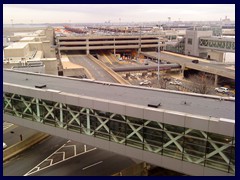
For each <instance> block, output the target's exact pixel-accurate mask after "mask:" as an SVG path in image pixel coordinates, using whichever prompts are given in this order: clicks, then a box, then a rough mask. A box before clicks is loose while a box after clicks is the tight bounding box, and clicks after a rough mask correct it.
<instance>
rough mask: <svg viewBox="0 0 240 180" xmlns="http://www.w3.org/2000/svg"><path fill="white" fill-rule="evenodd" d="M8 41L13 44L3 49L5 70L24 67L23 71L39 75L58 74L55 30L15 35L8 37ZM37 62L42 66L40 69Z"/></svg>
mask: <svg viewBox="0 0 240 180" xmlns="http://www.w3.org/2000/svg"><path fill="white" fill-rule="evenodd" d="M8 41H9V42H12V43H11V44H10V45H9V46H7V47H5V48H4V49H3V53H4V61H3V67H4V68H13V67H14V68H16V67H17V68H20V67H22V69H25V70H26V69H28V70H29V71H33V72H38V73H41V72H45V73H47V74H55V75H57V74H58V70H57V59H56V55H55V54H56V53H55V47H54V31H53V28H46V29H44V30H37V31H35V32H27V33H14V35H13V36H10V37H8ZM36 61H39V63H37V64H38V65H40V67H39V68H37V67H36V66H37V64H36V63H34V62H36ZM41 62H42V63H43V64H44V66H43V65H42V63H41ZM33 64H34V65H33ZM33 66H34V68H33ZM42 68H44V70H43V69H42Z"/></svg>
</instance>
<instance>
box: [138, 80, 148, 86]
mask: <svg viewBox="0 0 240 180" xmlns="http://www.w3.org/2000/svg"><path fill="white" fill-rule="evenodd" d="M149 84H151V81H148V80H145V81H142V82H140V83H139V85H149Z"/></svg>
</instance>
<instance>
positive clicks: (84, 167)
mask: <svg viewBox="0 0 240 180" xmlns="http://www.w3.org/2000/svg"><path fill="white" fill-rule="evenodd" d="M102 162H103V161H99V162H97V163H94V164H92V165H89V166H86V167H84V168H82V170H83V171H84V170H86V169H88V168H91V167H93V166H96V165H98V164H101V163H102Z"/></svg>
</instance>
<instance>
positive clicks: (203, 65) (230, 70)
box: [141, 51, 235, 79]
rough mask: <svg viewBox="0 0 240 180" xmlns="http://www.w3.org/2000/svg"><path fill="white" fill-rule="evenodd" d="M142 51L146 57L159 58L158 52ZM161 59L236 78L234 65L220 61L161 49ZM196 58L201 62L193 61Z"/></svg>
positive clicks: (184, 66) (185, 66)
mask: <svg viewBox="0 0 240 180" xmlns="http://www.w3.org/2000/svg"><path fill="white" fill-rule="evenodd" d="M141 53H142V54H143V55H144V56H146V57H149V58H154V59H158V53H157V52H141ZM160 59H161V60H162V61H167V62H171V63H178V64H180V65H181V66H182V68H183V69H184V68H190V69H195V70H198V71H202V72H207V73H210V74H215V75H219V76H222V77H226V78H230V79H235V67H233V65H229V64H224V63H219V62H211V61H208V60H205V59H201V58H195V57H189V56H185V55H180V54H176V53H171V52H166V51H161V53H160ZM195 59H197V60H199V63H197V64H195V63H193V62H192V60H195Z"/></svg>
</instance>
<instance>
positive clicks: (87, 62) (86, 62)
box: [67, 54, 117, 82]
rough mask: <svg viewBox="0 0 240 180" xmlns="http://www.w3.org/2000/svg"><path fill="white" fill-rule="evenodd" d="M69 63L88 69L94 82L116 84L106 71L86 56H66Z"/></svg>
mask: <svg viewBox="0 0 240 180" xmlns="http://www.w3.org/2000/svg"><path fill="white" fill-rule="evenodd" d="M67 56H68V58H69V60H70V62H72V63H74V64H78V65H81V66H83V67H85V68H87V69H88V71H89V72H90V73H91V75H92V77H93V78H94V79H95V80H99V81H106V82H117V81H116V80H115V79H114V78H113V77H112V76H111V75H110V74H109V73H108V72H106V70H104V69H103V68H102V67H100V66H99V65H98V64H96V63H95V62H94V61H92V60H91V59H90V58H89V57H88V56H86V55H69V54H68V55H67Z"/></svg>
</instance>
